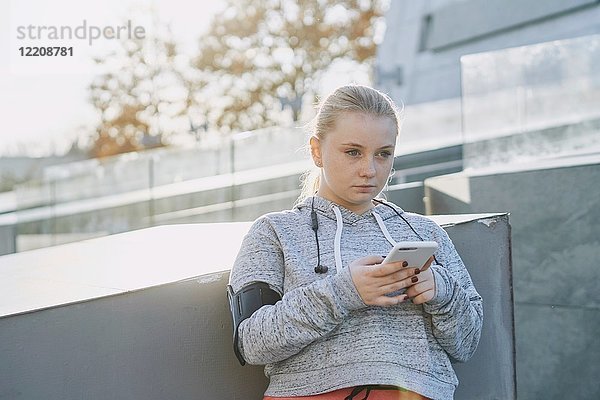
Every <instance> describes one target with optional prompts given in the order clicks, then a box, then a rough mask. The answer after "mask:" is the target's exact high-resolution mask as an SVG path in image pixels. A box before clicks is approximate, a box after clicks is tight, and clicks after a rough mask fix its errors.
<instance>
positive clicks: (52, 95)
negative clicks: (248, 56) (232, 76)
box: [0, 0, 223, 156]
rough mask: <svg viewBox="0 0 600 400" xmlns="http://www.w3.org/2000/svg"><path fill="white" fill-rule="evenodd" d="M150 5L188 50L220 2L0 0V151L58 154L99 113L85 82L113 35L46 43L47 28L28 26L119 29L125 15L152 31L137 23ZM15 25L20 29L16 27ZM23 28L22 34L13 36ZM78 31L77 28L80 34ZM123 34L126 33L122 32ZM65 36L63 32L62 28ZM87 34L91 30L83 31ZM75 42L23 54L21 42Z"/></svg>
mask: <svg viewBox="0 0 600 400" xmlns="http://www.w3.org/2000/svg"><path fill="white" fill-rule="evenodd" d="M147 7H155V8H156V10H157V11H158V13H159V15H160V16H161V18H162V19H163V20H164V21H165V22H169V23H171V28H172V30H173V34H174V36H175V38H176V40H178V42H180V43H181V44H182V46H183V48H184V49H186V50H187V51H191V50H193V49H194V48H195V41H196V40H197V38H198V37H199V36H200V34H201V33H202V31H203V30H205V29H206V28H207V27H208V24H209V22H210V19H211V17H212V16H213V14H214V13H215V12H217V11H218V10H219V9H221V8H222V7H223V3H222V2H219V1H209V0H200V1H198V0H197V1H193V2H192V1H184V0H155V1H141V0H101V1H100V0H93V1H75V0H53V1H42V0H18V1H14V0H0V29H1V30H0V118H1V119H2V127H0V156H1V155H14V154H16V153H23V152H27V153H28V154H30V155H43V154H44V153H48V151H53V150H54V151H57V152H60V151H61V149H64V148H65V146H66V145H67V144H68V142H70V141H71V140H72V139H73V138H75V137H77V135H78V132H80V131H81V129H82V128H81V127H86V126H87V127H88V128H89V126H90V125H91V126H93V123H94V121H95V120H96V118H97V116H96V113H95V112H94V110H93V109H92V107H91V106H90V105H89V103H88V101H87V86H88V85H89V83H90V82H91V80H92V78H93V76H94V65H93V62H92V61H91V57H92V56H101V55H102V54H106V52H108V51H110V49H111V46H114V44H115V42H116V40H114V39H113V40H109V39H106V38H100V39H97V40H95V41H94V40H92V44H91V45H90V44H89V39H74V40H68V38H66V40H52V41H51V40H48V39H47V38H48V33H47V32H49V30H42V31H41V35H42V36H43V38H44V39H46V40H42V39H39V38H38V33H40V32H36V29H33V30H32V31H31V32H32V34H31V35H30V34H29V31H28V30H27V29H28V26H29V25H33V26H34V27H37V26H48V27H50V26H56V27H58V28H59V29H60V27H61V26H69V27H71V28H72V29H76V28H77V27H79V26H83V23H84V21H85V24H86V25H85V27H86V30H85V31H86V32H91V31H89V29H90V27H91V26H92V25H93V26H97V27H101V28H104V27H106V26H111V27H118V26H122V25H123V24H124V23H123V21H126V20H127V19H128V18H132V22H133V24H134V25H135V24H136V23H137V24H138V26H142V27H143V28H145V30H146V32H147V33H150V31H151V29H152V26H149V25H150V24H148V23H147V22H146V21H143V20H142V21H139V20H136V19H135V18H136V16H137V15H139V14H140V13H139V10H141V9H143V8H147ZM19 27H24V29H21V30H19ZM20 32H21V33H25V36H26V37H25V38H23V39H20V38H19V33H20ZM82 32H84V30H83V29H81V30H80V32H79V33H80V36H81V35H82ZM121 33H122V34H125V31H124V30H121ZM65 35H66V31H65ZM86 36H87V37H88V38H89V37H90V34H86ZM46 45H52V46H64V47H67V46H69V47H71V46H72V47H73V52H74V53H75V54H74V55H73V56H66V57H22V56H20V52H19V47H27V46H46Z"/></svg>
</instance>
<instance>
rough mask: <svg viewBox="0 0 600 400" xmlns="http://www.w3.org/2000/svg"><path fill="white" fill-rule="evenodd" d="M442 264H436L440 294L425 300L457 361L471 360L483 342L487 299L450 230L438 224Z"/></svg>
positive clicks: (442, 341)
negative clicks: (471, 275) (476, 283)
mask: <svg viewBox="0 0 600 400" xmlns="http://www.w3.org/2000/svg"><path fill="white" fill-rule="evenodd" d="M436 227H437V229H436V232H435V236H436V240H437V242H438V243H439V245H440V248H439V249H438V251H437V252H436V258H437V261H438V262H439V263H440V264H441V265H432V266H431V269H432V271H433V276H434V279H435V286H436V295H435V297H434V298H433V299H431V300H430V301H428V302H427V303H425V304H424V310H425V312H427V313H429V314H430V315H431V317H432V323H433V334H434V336H435V337H436V339H437V341H438V343H440V345H441V346H442V347H443V348H444V350H446V352H447V353H448V354H449V355H450V356H451V357H452V358H454V359H455V360H457V361H467V360H468V359H469V358H471V356H472V355H473V353H475V350H476V349H477V345H478V343H479V338H480V336H481V328H482V325H483V302H482V299H481V296H480V295H479V293H477V291H476V289H475V287H474V286H473V282H472V280H471V277H470V275H469V272H468V271H467V268H466V267H465V265H464V264H463V262H462V260H461V258H460V256H459V255H458V253H457V252H456V249H455V248H454V244H453V243H452V241H451V240H450V238H449V237H448V234H447V233H446V231H444V230H443V229H442V228H441V227H439V226H437V225H436Z"/></svg>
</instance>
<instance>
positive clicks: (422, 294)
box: [406, 256, 435, 304]
mask: <svg viewBox="0 0 600 400" xmlns="http://www.w3.org/2000/svg"><path fill="white" fill-rule="evenodd" d="M432 262H433V256H432V257H429V260H427V262H426V263H425V265H423V267H421V268H420V269H419V272H418V273H417V275H418V276H417V278H418V279H417V280H416V282H414V283H412V284H411V286H410V287H409V288H408V290H407V291H406V294H407V295H408V297H409V298H411V299H412V302H413V303H414V304H423V303H425V302H427V301H429V300H431V299H433V298H434V297H435V280H434V278H433V272H432V271H431V269H429V266H430V265H431V263H432Z"/></svg>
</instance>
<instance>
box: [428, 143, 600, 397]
mask: <svg viewBox="0 0 600 400" xmlns="http://www.w3.org/2000/svg"><path fill="white" fill-rule="evenodd" d="M508 168H511V169H512V170H507V169H508ZM598 182H600V156H598V155H597V154H596V155H590V156H581V157H578V158H568V157H563V158H559V159H556V160H546V161H538V162H537V164H530V165H528V166H517V165H511V166H508V165H507V166H503V168H502V169H500V170H496V171H492V170H488V171H478V172H477V173H475V172H471V173H467V172H465V173H460V174H455V175H448V176H445V177H436V178H431V179H429V180H427V181H426V182H425V195H426V198H427V204H428V207H427V211H428V212H429V213H435V214H438V213H469V212H479V211H482V210H491V211H500V210H502V211H509V212H510V213H511V226H512V238H513V263H514V268H513V271H514V278H513V282H514V290H515V317H516V343H517V373H518V377H517V378H518V379H517V382H518V393H519V398H520V399H542V398H543V399H565V398H576V399H590V400H591V399H597V398H598V397H599V396H600V381H598V379H597V378H598V376H600V363H599V362H598V360H600V341H598V332H599V331H600V311H599V305H600V294H599V293H600V292H599V291H598V281H599V280H600V268H598V262H597V260H598V259H600V211H599V199H600V186H598V184H597V183H598Z"/></svg>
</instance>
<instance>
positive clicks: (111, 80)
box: [89, 22, 197, 157]
mask: <svg viewBox="0 0 600 400" xmlns="http://www.w3.org/2000/svg"><path fill="white" fill-rule="evenodd" d="M156 24H157V25H158V26H159V25H160V24H159V23H158V22H156ZM177 56H178V54H177V47H176V44H175V42H174V41H173V40H172V38H171V35H170V32H169V31H168V29H163V30H162V31H161V30H159V29H157V33H156V34H155V35H153V36H151V37H146V38H143V39H136V38H127V39H124V40H122V41H121V42H120V46H119V47H118V48H117V49H115V50H114V51H113V52H111V53H110V54H108V55H107V56H105V57H102V58H97V59H95V60H94V61H95V62H96V64H97V66H98V69H99V70H100V71H101V73H100V74H99V75H98V76H97V77H96V78H95V79H94V80H93V82H92V83H91V85H90V86H89V95H90V96H89V98H90V101H91V103H92V105H93V106H94V108H95V109H96V110H97V111H98V115H99V123H98V125H97V127H96V132H95V135H94V138H93V141H92V142H93V143H92V146H91V149H90V155H91V156H92V157H105V156H110V155H114V154H119V153H125V152H129V151H137V150H143V149H149V148H153V147H160V146H163V145H164V144H165V141H164V139H165V137H167V136H168V135H169V134H170V133H172V132H173V131H174V129H175V128H174V127H173V126H174V120H176V119H178V118H182V117H184V118H185V117H186V115H187V112H188V109H189V107H190V104H191V101H190V99H189V97H191V96H193V93H191V91H194V90H196V89H197V85H195V81H194V80H193V79H192V78H190V77H186V76H184V74H185V66H184V67H181V66H178V64H177V62H176V60H177Z"/></svg>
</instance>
